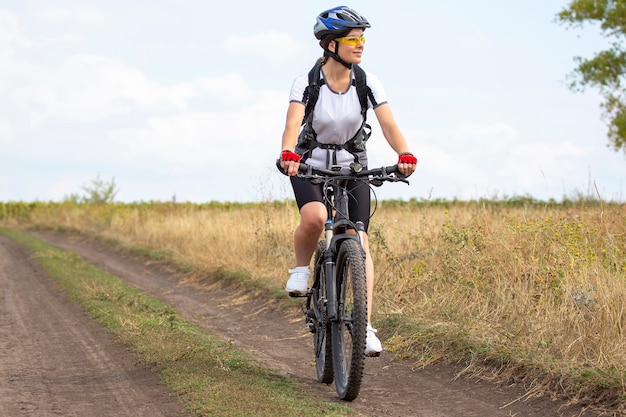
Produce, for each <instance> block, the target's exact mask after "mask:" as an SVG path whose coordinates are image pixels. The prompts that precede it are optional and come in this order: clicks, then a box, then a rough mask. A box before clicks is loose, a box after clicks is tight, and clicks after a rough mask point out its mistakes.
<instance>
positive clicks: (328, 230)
mask: <svg viewBox="0 0 626 417" xmlns="http://www.w3.org/2000/svg"><path fill="white" fill-rule="evenodd" d="M333 226H334V222H333V221H332V220H327V221H326V224H325V225H324V237H325V239H326V254H325V255H326V256H325V265H324V268H325V272H326V276H325V278H326V302H327V305H326V311H327V313H328V317H329V319H330V321H336V320H340V319H341V317H339V306H338V305H337V291H338V288H337V280H336V279H335V273H336V267H337V265H336V263H335V261H336V259H337V256H336V254H337V252H338V251H339V245H340V243H339V244H337V243H336V242H333V237H334V236H335V235H334V230H333ZM355 226H356V232H357V236H358V240H359V243H360V244H361V248H362V249H363V256H364V257H365V247H364V242H365V225H364V224H363V222H362V221H358V222H356V224H355Z"/></svg>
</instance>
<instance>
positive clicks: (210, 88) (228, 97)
mask: <svg viewBox="0 0 626 417" xmlns="http://www.w3.org/2000/svg"><path fill="white" fill-rule="evenodd" d="M196 84H197V86H198V87H199V88H200V90H202V92H205V93H208V94H210V95H212V96H217V97H219V98H220V100H223V101H224V102H225V103H238V102H242V101H245V100H247V99H248V98H249V96H250V93H251V91H250V87H248V85H247V83H246V80H245V79H244V78H243V76H242V75H241V74H236V73H230V74H226V75H224V76H221V77H215V78H202V79H200V80H198V81H197V82H196Z"/></svg>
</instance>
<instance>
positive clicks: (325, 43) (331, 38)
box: [320, 28, 352, 51]
mask: <svg viewBox="0 0 626 417" xmlns="http://www.w3.org/2000/svg"><path fill="white" fill-rule="evenodd" d="M351 31H352V28H347V29H346V30H344V31H343V32H340V33H328V34H326V35H324V36H322V39H320V46H321V47H322V49H324V50H325V51H326V50H327V49H328V45H330V43H331V42H332V41H334V40H335V39H337V38H343V37H344V36H347V35H348V33H350V32H351Z"/></svg>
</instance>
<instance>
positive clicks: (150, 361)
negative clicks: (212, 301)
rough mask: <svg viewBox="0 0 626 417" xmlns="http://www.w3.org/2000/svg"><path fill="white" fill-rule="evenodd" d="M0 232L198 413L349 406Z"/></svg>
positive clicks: (32, 242) (340, 411)
mask: <svg viewBox="0 0 626 417" xmlns="http://www.w3.org/2000/svg"><path fill="white" fill-rule="evenodd" d="M0 233H1V234H4V235H6V236H8V237H9V238H11V239H13V240H15V241H16V242H18V243H19V244H21V245H22V246H24V247H26V248H28V249H29V250H30V251H31V252H32V253H33V255H34V257H35V258H36V259H37V260H38V261H39V262H40V263H41V265H42V266H43V268H44V269H45V270H46V271H47V273H48V274H49V276H50V277H51V278H52V279H53V280H54V281H55V282H56V283H57V284H58V285H59V287H60V288H62V289H63V290H64V292H65V293H66V294H67V295H68V297H69V298H70V299H72V300H73V301H75V302H78V303H79V304H81V305H82V306H83V308H84V309H85V311H86V312H87V313H88V314H89V315H90V316H91V317H92V318H93V319H94V320H95V321H96V322H98V323H100V324H101V325H103V326H104V327H105V328H106V329H107V330H108V331H109V332H111V333H113V334H115V335H116V336H117V337H118V338H119V340H120V341H122V342H123V343H124V344H126V345H128V346H130V347H131V348H132V349H133V350H134V351H135V352H136V354H137V355H138V357H139V358H140V359H141V361H142V362H143V363H144V364H145V365H146V366H147V367H149V368H150V369H152V370H153V371H154V372H157V373H158V374H159V375H160V377H161V380H162V382H163V383H164V384H165V385H167V386H168V387H169V388H170V389H171V391H172V393H174V394H175V395H176V396H177V397H178V398H179V399H180V401H181V402H182V403H183V404H184V405H185V406H186V407H187V409H188V410H190V411H192V412H193V413H195V414H196V415H199V416H286V415H297V416H345V415H350V414H351V411H350V409H349V408H347V407H345V406H342V405H340V404H336V403H328V402H322V401H319V400H314V399H311V398H310V397H307V395H306V392H303V391H302V390H301V389H300V388H299V387H298V386H296V385H295V384H293V383H292V382H291V381H290V380H288V379H287V378H285V377H283V376H281V375H278V374H277V373H276V372H274V371H272V370H269V369H266V368H264V367H261V366H259V365H258V364H256V363H255V362H254V360H252V359H251V358H249V357H247V356H246V355H244V354H243V353H241V352H239V351H237V350H235V349H233V348H232V346H230V345H229V344H228V343H226V342H224V341H222V340H221V339H219V338H218V337H217V336H215V335H213V334H210V333H209V332H207V331H206V330H204V329H202V328H200V327H198V326H196V325H193V324H191V323H190V322H188V321H186V320H184V319H182V318H181V317H180V316H179V315H178V313H177V312H176V311H175V310H174V309H173V308H171V307H169V306H168V305H166V304H164V303H162V302H161V301H159V300H157V299H155V298H152V297H148V296H147V295H145V294H143V293H142V292H140V291H138V290H137V289H135V288H133V287H131V286H129V285H127V284H126V283H124V282H123V281H121V280H120V279H118V278H117V277H115V276H113V275H111V274H108V273H106V272H104V271H102V270H100V269H98V268H96V267H95V266H93V265H91V264H89V263H87V262H85V261H84V260H83V259H82V258H81V257H79V256H78V255H76V254H73V253H70V252H65V251H62V250H60V249H58V248H56V247H54V246H51V245H48V244H47V243H45V242H43V241H41V240H39V239H37V238H35V237H33V236H30V235H27V234H23V233H20V232H17V231H14V230H9V229H2V228H0Z"/></svg>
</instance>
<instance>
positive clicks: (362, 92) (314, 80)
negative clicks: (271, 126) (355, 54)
mask: <svg viewBox="0 0 626 417" xmlns="http://www.w3.org/2000/svg"><path fill="white" fill-rule="evenodd" d="M352 68H353V70H354V79H353V80H352V84H353V85H354V86H355V87H356V92H357V96H358V97H359V104H360V105H361V116H362V117H363V123H362V125H361V128H360V129H359V131H358V132H357V133H356V135H355V136H354V137H353V138H351V139H350V140H349V141H348V142H346V143H345V144H344V145H341V146H336V148H338V149H347V150H348V151H350V152H351V153H354V152H358V151H364V150H365V142H366V141H367V139H368V138H369V136H370V135H371V127H370V125H369V124H367V123H366V120H367V110H368V109H369V106H368V99H369V100H370V101H371V103H372V105H373V106H375V105H376V100H375V99H374V94H373V93H372V89H371V88H370V87H369V86H368V85H367V77H366V74H365V71H364V70H363V68H361V67H360V66H358V65H356V64H354V65H352ZM321 69H322V58H320V59H318V60H317V61H316V62H315V65H314V66H313V68H311V71H309V75H308V77H309V85H308V86H307V87H306V88H305V89H304V93H303V95H302V102H303V103H305V109H304V117H303V119H302V125H303V126H304V127H303V129H302V132H301V133H300V137H299V138H298V147H300V148H303V149H305V150H306V152H305V155H303V158H304V159H306V158H307V157H308V154H309V153H310V151H311V150H312V149H314V148H317V147H323V148H327V147H328V148H330V147H335V146H325V145H324V146H323V145H322V144H320V143H319V142H318V141H317V140H316V137H317V134H316V133H315V131H314V130H313V109H314V108H315V104H316V103H317V99H318V98H319V93H320V88H321V87H322V86H323V85H324V84H326V80H325V79H323V78H321V77H320V72H321Z"/></svg>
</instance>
